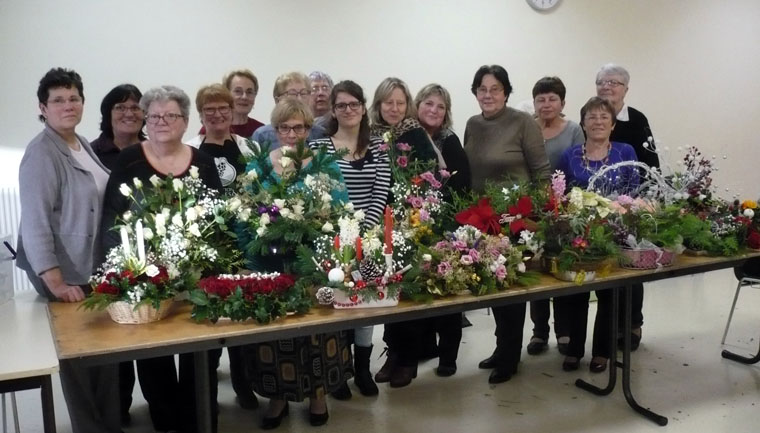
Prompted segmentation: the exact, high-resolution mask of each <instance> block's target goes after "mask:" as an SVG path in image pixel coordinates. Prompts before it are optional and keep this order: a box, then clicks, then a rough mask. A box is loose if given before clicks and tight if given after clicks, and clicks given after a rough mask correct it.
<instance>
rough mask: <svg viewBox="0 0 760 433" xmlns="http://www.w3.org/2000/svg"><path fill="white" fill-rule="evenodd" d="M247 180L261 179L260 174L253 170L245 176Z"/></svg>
mask: <svg viewBox="0 0 760 433" xmlns="http://www.w3.org/2000/svg"><path fill="white" fill-rule="evenodd" d="M245 178H246V179H248V180H256V179H258V178H259V173H258V172H257V171H256V170H251V171H249V172H248V173H246V174H245Z"/></svg>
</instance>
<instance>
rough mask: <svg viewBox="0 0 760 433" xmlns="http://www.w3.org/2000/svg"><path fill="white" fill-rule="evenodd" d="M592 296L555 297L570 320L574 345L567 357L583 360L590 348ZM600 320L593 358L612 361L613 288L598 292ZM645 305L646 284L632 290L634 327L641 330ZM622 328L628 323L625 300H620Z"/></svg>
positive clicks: (619, 315)
mask: <svg viewBox="0 0 760 433" xmlns="http://www.w3.org/2000/svg"><path fill="white" fill-rule="evenodd" d="M589 297H590V294H589V293H578V294H575V295H570V296H561V297H558V298H554V302H555V303H556V304H557V305H558V306H559V307H560V308H561V309H563V310H565V311H567V316H568V320H569V322H568V323H569V325H570V327H569V331H570V333H569V336H570V344H569V345H568V348H567V356H573V357H576V358H583V355H584V354H585V348H586V329H587V327H588V300H589ZM596 298H597V299H598V305H597V308H596V319H595V320H594V336H593V339H592V345H591V356H600V357H604V358H609V356H610V350H611V347H610V344H609V343H610V327H611V326H610V325H611V323H612V289H606V290H597V291H596ZM643 302H644V286H643V284H634V285H633V287H632V288H631V326H632V328H633V329H635V328H640V327H641V326H642V325H643V324H644V316H643V313H642V307H643ZM619 307H620V310H619V312H618V326H619V329H621V330H622V327H623V325H624V323H623V322H624V321H625V299H624V298H623V297H622V293H621V298H620V305H619Z"/></svg>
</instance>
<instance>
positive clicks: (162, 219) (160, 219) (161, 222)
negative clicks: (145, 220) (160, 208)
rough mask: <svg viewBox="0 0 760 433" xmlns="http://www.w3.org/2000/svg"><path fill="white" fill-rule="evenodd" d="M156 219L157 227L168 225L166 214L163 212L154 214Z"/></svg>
mask: <svg viewBox="0 0 760 433" xmlns="http://www.w3.org/2000/svg"><path fill="white" fill-rule="evenodd" d="M153 218H154V219H155V221H156V227H159V226H161V227H163V226H165V225H166V216H165V215H164V214H162V213H157V214H155V215H154V216H153Z"/></svg>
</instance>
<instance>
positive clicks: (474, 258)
mask: <svg viewBox="0 0 760 433" xmlns="http://www.w3.org/2000/svg"><path fill="white" fill-rule="evenodd" d="M467 254H469V255H470V257H472V261H473V262H476V263H477V262H479V261H480V253H479V252H478V250H476V249H474V248H470V251H468V252H467Z"/></svg>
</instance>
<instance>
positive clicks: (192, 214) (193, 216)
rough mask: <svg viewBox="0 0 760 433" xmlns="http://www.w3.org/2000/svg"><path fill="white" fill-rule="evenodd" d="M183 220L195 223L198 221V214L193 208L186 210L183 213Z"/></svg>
mask: <svg viewBox="0 0 760 433" xmlns="http://www.w3.org/2000/svg"><path fill="white" fill-rule="evenodd" d="M185 219H186V220H187V221H188V222H190V221H195V220H197V219H198V212H197V211H196V210H195V208H194V207H190V208H187V210H186V211H185Z"/></svg>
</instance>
